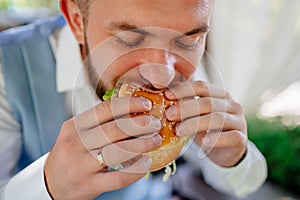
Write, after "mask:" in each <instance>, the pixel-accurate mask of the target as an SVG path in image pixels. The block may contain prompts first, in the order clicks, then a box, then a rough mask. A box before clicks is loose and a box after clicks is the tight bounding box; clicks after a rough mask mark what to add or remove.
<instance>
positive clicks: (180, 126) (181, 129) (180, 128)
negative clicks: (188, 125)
mask: <svg viewBox="0 0 300 200" xmlns="http://www.w3.org/2000/svg"><path fill="white" fill-rule="evenodd" d="M184 133H185V131H184V124H177V125H176V135H177V136H184V135H185V134H184Z"/></svg>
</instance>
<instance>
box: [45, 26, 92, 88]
mask: <svg viewBox="0 0 300 200" xmlns="http://www.w3.org/2000/svg"><path fill="white" fill-rule="evenodd" d="M50 42H51V45H52V46H53V50H54V55H55V57H56V87H57V91H58V92H67V91H71V90H73V89H79V88H83V87H86V86H87V85H88V81H87V78H86V77H85V75H84V72H83V67H82V60H81V54H80V48H79V45H78V43H77V41H76V39H75V37H74V36H73V34H72V32H71V30H70V28H69V26H68V25H65V26H63V27H62V28H61V29H58V30H57V31H56V32H54V33H53V35H52V36H51V37H50Z"/></svg>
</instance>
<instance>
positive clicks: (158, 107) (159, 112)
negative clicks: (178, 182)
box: [118, 83, 186, 171]
mask: <svg viewBox="0 0 300 200" xmlns="http://www.w3.org/2000/svg"><path fill="white" fill-rule="evenodd" d="M163 92H164V90H160V91H151V90H148V89H141V88H138V87H136V86H133V85H131V84H128V83H124V84H122V85H121V86H120V89H119V91H118V96H119V97H124V96H141V97H144V98H147V99H149V100H150V101H152V109H151V110H150V111H149V112H148V113H147V114H148V115H153V116H155V117H157V118H158V119H160V120H161V123H162V129H161V130H160V133H159V134H160V135H161V136H162V145H161V146H160V147H159V148H156V149H154V150H152V151H149V152H147V153H145V154H144V155H147V156H150V157H151V158H152V166H151V168H150V171H157V170H159V169H161V168H163V167H165V166H167V165H169V164H170V163H172V162H173V161H174V160H175V159H176V158H177V156H178V155H179V153H180V151H181V149H182V147H183V145H184V142H185V139H186V137H177V136H176V134H175V127H174V126H175V124H176V122H174V121H169V120H168V119H166V117H165V110H166V109H167V108H168V107H169V106H171V105H174V104H176V101H170V100H168V99H167V98H166V97H165V96H164V93H163Z"/></svg>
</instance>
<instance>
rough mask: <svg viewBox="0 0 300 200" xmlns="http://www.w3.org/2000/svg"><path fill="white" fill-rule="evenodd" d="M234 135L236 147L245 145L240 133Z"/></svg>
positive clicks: (244, 139) (243, 137)
mask: <svg viewBox="0 0 300 200" xmlns="http://www.w3.org/2000/svg"><path fill="white" fill-rule="evenodd" d="M235 133H236V134H235V135H236V136H235V143H236V145H238V146H243V145H245V141H246V138H245V136H244V134H243V133H242V132H241V131H236V132H235Z"/></svg>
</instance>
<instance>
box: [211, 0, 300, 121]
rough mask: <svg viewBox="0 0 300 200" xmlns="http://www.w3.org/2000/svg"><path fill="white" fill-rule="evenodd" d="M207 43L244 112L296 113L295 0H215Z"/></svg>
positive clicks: (299, 37)
mask: <svg viewBox="0 0 300 200" xmlns="http://www.w3.org/2000/svg"><path fill="white" fill-rule="evenodd" d="M207 48H208V53H209V56H210V59H207V60H208V64H209V65H208V71H209V70H212V69H213V68H215V67H217V68H218V70H219V71H220V73H221V76H222V79H223V80H222V81H223V84H224V86H225V89H227V90H228V91H230V92H231V94H232V95H233V96H234V98H235V99H236V100H238V101H239V102H241V103H242V104H243V105H244V108H245V110H246V112H247V114H248V115H253V114H259V115H261V116H276V115H300V83H299V82H298V83H297V81H299V80H300V1H299V0H263V1H262V0H248V1H240V0H226V1H224V0H222V1H220V0H219V1H215V9H214V13H213V20H212V27H211V32H210V34H209V39H208V47H207ZM211 61H212V62H211ZM211 77H212V79H213V80H214V81H216V82H217V83H218V84H222V83H221V82H222V81H221V80H220V79H219V78H218V77H217V76H216V75H215V73H212V75H211Z"/></svg>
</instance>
